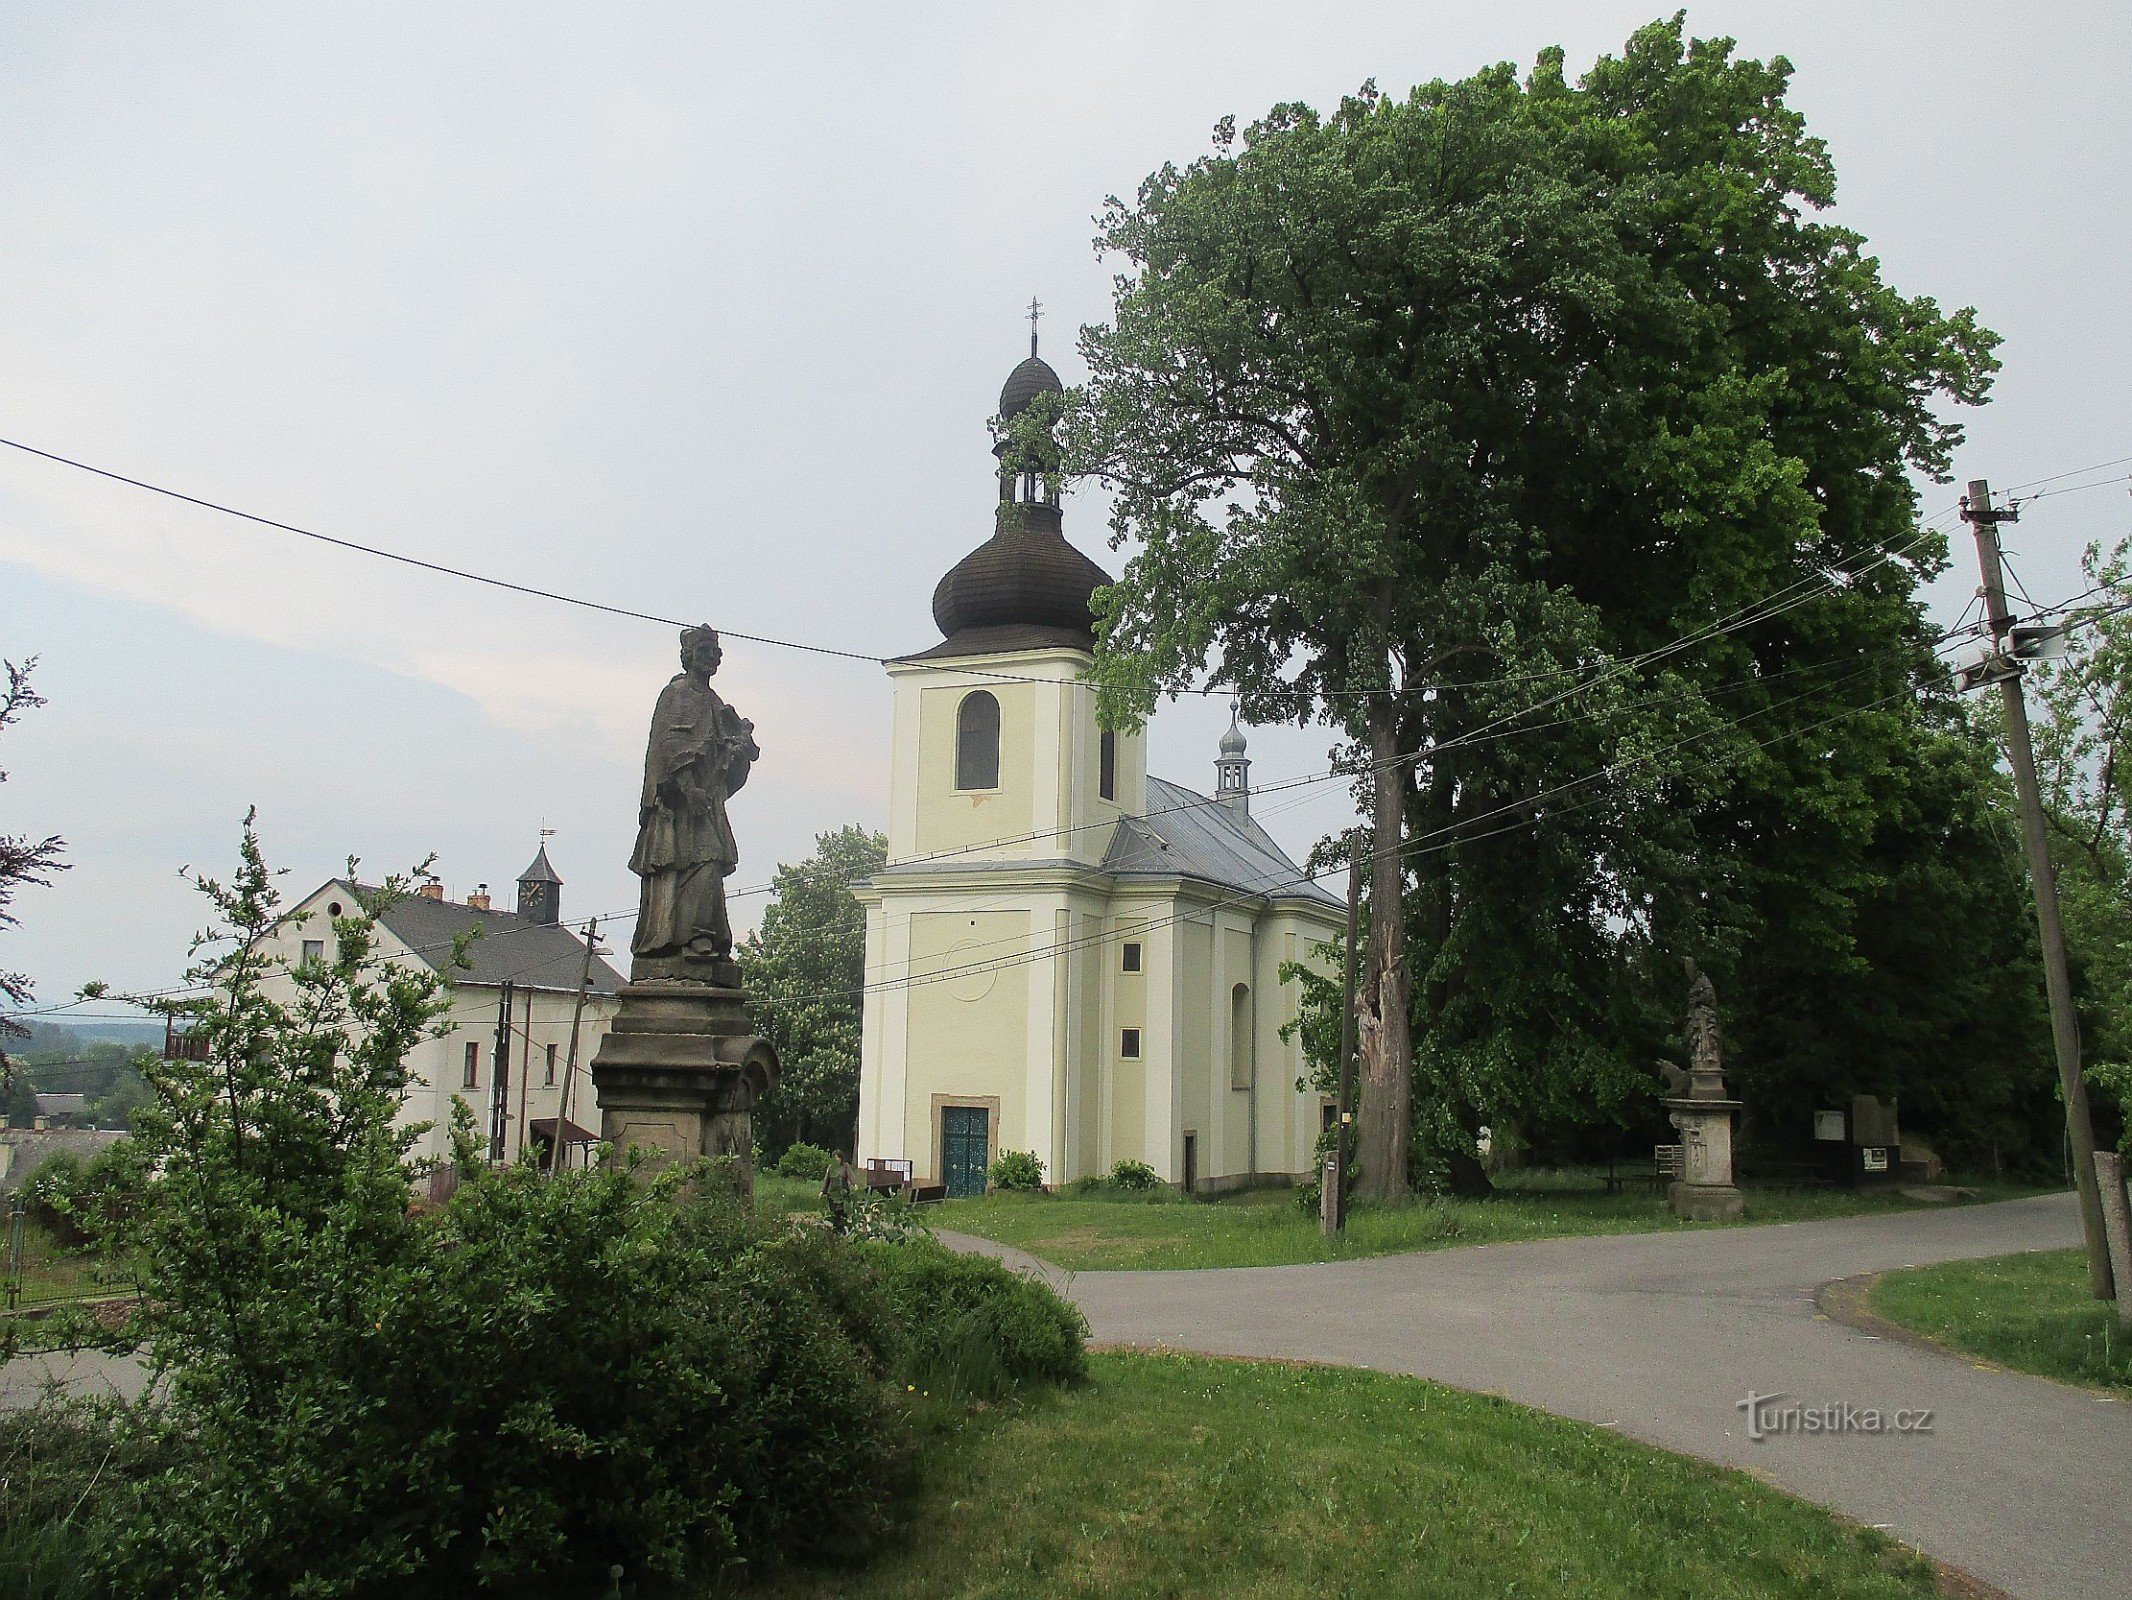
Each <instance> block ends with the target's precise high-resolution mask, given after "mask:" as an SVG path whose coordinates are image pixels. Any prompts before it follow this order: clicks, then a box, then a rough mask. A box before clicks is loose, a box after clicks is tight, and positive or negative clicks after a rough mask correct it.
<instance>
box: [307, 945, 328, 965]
mask: <svg viewBox="0 0 2132 1600" xmlns="http://www.w3.org/2000/svg"><path fill="white" fill-rule="evenodd" d="M325 959H326V941H325V940H323V939H306V940H304V955H303V964H304V965H305V966H307V967H308V966H309V965H310V964H311V963H312V962H314V961H318V962H323V961H324V960H325Z"/></svg>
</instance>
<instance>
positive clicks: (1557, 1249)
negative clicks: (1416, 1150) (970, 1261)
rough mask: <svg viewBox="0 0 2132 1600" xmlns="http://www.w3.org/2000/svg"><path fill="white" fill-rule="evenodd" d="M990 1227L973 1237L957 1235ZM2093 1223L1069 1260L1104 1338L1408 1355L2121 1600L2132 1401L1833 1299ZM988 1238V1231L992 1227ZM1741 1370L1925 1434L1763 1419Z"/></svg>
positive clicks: (2023, 1593) (1354, 1361)
mask: <svg viewBox="0 0 2132 1600" xmlns="http://www.w3.org/2000/svg"><path fill="white" fill-rule="evenodd" d="M968 1242H969V1243H971V1244H973V1245H975V1244H977V1243H978V1241H974V1240H973V1241H968ZM2078 1242H2079V1222H2078V1218H2077V1216H2076V1214H2075V1212H2074V1209H2073V1202H2072V1198H2071V1197H2070V1196H2056V1195H2054V1196H2049V1197H2046V1198H2043V1199H2036V1200H2016V1201H2010V1202H2007V1203H2005V1204H2001V1205H1991V1206H1970V1207H1963V1208H1961V1209H1958V1210H1949V1211H1911V1212H1903V1213H1898V1214H1895V1215H1891V1216H1879V1217H1855V1218H1848V1219H1845V1220H1843V1221H1836V1222H1806V1223H1793V1224H1789V1225H1786V1226H1781V1227H1757V1228H1744V1229H1726V1230H1723V1231H1722V1232H1720V1231H1715V1230H1713V1231H1710V1232H1700V1231H1699V1232H1694V1233H1663V1234H1659V1233H1653V1234H1623V1235H1617V1236H1613V1237H1607V1238H1597V1239H1550V1240H1544V1241H1539V1242H1535V1243H1531V1244H1511V1245H1484V1246H1479V1247H1475V1248H1471V1249H1463V1250H1445V1251H1439V1252H1434V1253H1430V1254H1423V1255H1408V1256H1383V1257H1379V1258H1377V1259H1374V1260H1369V1261H1352V1262H1337V1263H1328V1264H1324V1265H1317V1266H1299V1267H1252V1268H1236V1269H1224V1270H1218V1271H1204V1272H1086V1273H1080V1274H1077V1275H1074V1276H1072V1277H1071V1278H1069V1279H1065V1280H1064V1282H1065V1285H1066V1287H1067V1290H1068V1292H1069V1293H1070V1294H1071V1295H1072V1297H1073V1299H1074V1300H1075V1301H1076V1302H1077V1303H1078V1304H1079V1305H1080V1306H1081V1308H1082V1309H1083V1311H1084V1312H1085V1313H1086V1314H1087V1317H1088V1321H1089V1325H1090V1328H1091V1329H1092V1331H1093V1333H1094V1336H1095V1337H1096V1338H1097V1339H1098V1340H1101V1341H1107V1342H1113V1343H1121V1344H1141V1345H1164V1346H1168V1347H1170V1348H1173V1349H1183V1350H1202V1351H1208V1352H1212V1353H1215V1354H1220V1355H1238V1356H1282V1357H1290V1358H1296V1359H1303V1360H1313V1361H1327V1362H1336V1363H1339V1364H1342V1365H1347V1366H1356V1367H1372V1368H1376V1369H1378V1370H1380V1371H1386V1372H1403V1373H1412V1374H1415V1375H1418V1376H1422V1377H1428V1378H1435V1379H1438V1380H1440V1381H1442V1382H1445V1383H1451V1384H1456V1385H1458V1386H1460V1387H1461V1388H1466V1389H1478V1390H1484V1391H1488V1392H1491V1393H1495V1394H1500V1395H1503V1396H1506V1397H1507V1398H1510V1399H1513V1400H1519V1401H1523V1402H1525V1403H1527V1404H1530V1405H1535V1406H1540V1407H1543V1408H1545V1409H1546V1410H1549V1411H1553V1412H1558V1413H1560V1414H1561V1415H1563V1416H1569V1417H1579V1418H1583V1419H1584V1420H1586V1421H1589V1422H1596V1423H1600V1424H1603V1425H1605V1426H1607V1427H1613V1428H1619V1429H1620V1430H1621V1431H1622V1432H1624V1433H1627V1434H1630V1435H1633V1436H1634V1437H1636V1438H1639V1439H1644V1440H1647V1441H1649V1442H1650V1443H1652V1444H1657V1445H1663V1446H1665V1447H1666V1448H1668V1449H1673V1450H1681V1451H1685V1452H1687V1453H1689V1454H1692V1455H1698V1456H1702V1457H1704V1458H1706V1459H1708V1460H1711V1461H1717V1462H1722V1463H1725V1464H1726V1465H1729V1466H1736V1467H1744V1468H1747V1469H1749V1470H1751V1471H1753V1472H1755V1473H1756V1474H1758V1475H1759V1476H1761V1477H1764V1478H1766V1479H1767V1480H1768V1481H1770V1482H1772V1483H1774V1484H1777V1485H1779V1486H1780V1487H1782V1488H1785V1489H1788V1490H1790V1491H1791V1492H1793V1493H1795V1494H1799V1495H1802V1496H1804V1497H1806V1498H1808V1499H1811V1500H1817V1501H1819V1502H1821V1503H1822V1504H1824V1505H1827V1506H1831V1507H1833V1508H1835V1509H1836V1510H1838V1511H1841V1512H1844V1513H1846V1514H1848V1515H1849V1516H1852V1517H1855V1518H1856V1519H1858V1520H1859V1521H1861V1522H1865V1523H1870V1524H1873V1525H1875V1526H1879V1527H1884V1528H1886V1529H1887V1530H1888V1531H1889V1532H1891V1533H1893V1534H1894V1535H1895V1536H1896V1537H1897V1538H1900V1539H1903V1540H1905V1541H1907V1542H1908V1543H1910V1544H1912V1545H1914V1546H1916V1547H1917V1548H1919V1549H1921V1550H1924V1551H1926V1552H1928V1553H1929V1554H1931V1555H1934V1556H1936V1557H1938V1558H1940V1559H1941V1560H1944V1561H1949V1562H1952V1563H1953V1564H1954V1565H1956V1566H1958V1567H1962V1568H1965V1569H1967V1570H1968V1571H1970V1572H1972V1573H1974V1574H1976V1575H1977V1576H1978V1577H1980V1578H1983V1579H1985V1580H1986V1581H1987V1582H1990V1583H1993V1584H1997V1585H1998V1586H2000V1587H2001V1588H2003V1589H2006V1590H2008V1591H2010V1592H2011V1593H2013V1594H2015V1595H2017V1596H2020V1597H2021V1600H2132V1406H2127V1405H2124V1404H2121V1403H2118V1402H2115V1401H2112V1400H2109V1399H2106V1398H2101V1397H2098V1396H2096V1395H2093V1394H2090V1393H2089V1392H2087V1391H2085V1390H2080V1389H2074V1388H2071V1387H2068V1386H2065V1385H2062V1384H2056V1383H2052V1382H2049V1381H2047V1380H2045V1379H2042V1378H2030V1377H2024V1376H2021V1375H2020V1374H2017V1373H2009V1372H2000V1371H1991V1370H1986V1369H1982V1368H1979V1367H1976V1366H1974V1365H1972V1364H1971V1363H1969V1362H1966V1361H1961V1360H1957V1359H1954V1358H1952V1357H1949V1356H1945V1355H1942V1354H1940V1353H1938V1352H1937V1351H1933V1350H1928V1349H1922V1348H1918V1347H1915V1346H1912V1345H1908V1344H1904V1343H1901V1342H1899V1341H1896V1340H1892V1339H1878V1338H1874V1337H1872V1336H1871V1335H1869V1334H1867V1333H1864V1332H1862V1331H1860V1330H1859V1329H1857V1328H1854V1327H1851V1326H1848V1325H1846V1324H1845V1323H1843V1322H1840V1321H1835V1320H1832V1319H1830V1318H1829V1317H1827V1316H1825V1315H1823V1314H1822V1313H1821V1312H1820V1311H1819V1310H1818V1309H1817V1307H1816V1303H1815V1292H1816V1290H1817V1289H1818V1288H1819V1287H1820V1286H1822V1285H1824V1284H1827V1283H1829V1282H1830V1281H1831V1280H1835V1279H1842V1278H1848V1277H1852V1276H1855V1275H1857V1274H1860V1273H1868V1272H1879V1271H1884V1270H1887V1269H1889V1268H1893V1267H1903V1266H1912V1265H1922V1264H1924V1263H1926V1262H1931V1261H1944V1260H1952V1259H1955V1258H1957V1257H1964V1256H1985V1255H2001V1254H2006V1253H2009V1252H2012V1251H2016V1250H2033V1249H2055V1248H2059V1247H2061V1246H2066V1245H2072V1244H2077V1243H2078ZM993 1250H994V1252H995V1253H998V1251H997V1247H993ZM1750 1390H1752V1391H1755V1392H1757V1393H1760V1394H1763V1395H1770V1394H1775V1393H1781V1394H1783V1395H1785V1396H1787V1397H1788V1398H1789V1399H1790V1400H1792V1401H1797V1402H1801V1403H1804V1404H1812V1405H1818V1404H1822V1403H1835V1404H1842V1403H1846V1402H1847V1403H1849V1404H1850V1405H1852V1406H1854V1407H1861V1408H1862V1407H1877V1408H1879V1409H1880V1410H1881V1411H1882V1412H1883V1413H1887V1412H1891V1411H1893V1410H1894V1409H1896V1408H1898V1407H1902V1408H1915V1407H1930V1408H1931V1409H1932V1413H1933V1416H1932V1431H1931V1432H1929V1433H1913V1434H1906V1435H1902V1436H1897V1435H1894V1434H1892V1433H1884V1434H1879V1435H1872V1434H1861V1433H1849V1434H1842V1435H1830V1434H1820V1435H1803V1434H1796V1433H1792V1434H1779V1435H1773V1436H1771V1437H1767V1438H1764V1439H1762V1440H1760V1441H1756V1440H1753V1439H1750V1438H1749V1437H1748V1429H1747V1418H1746V1415H1745V1413H1744V1412H1743V1411H1742V1410H1741V1409H1740V1408H1739V1404H1738V1403H1739V1402H1740V1401H1741V1400H1742V1399H1743V1398H1744V1397H1745V1396H1746V1395H1747V1393H1748V1392H1749V1391H1750Z"/></svg>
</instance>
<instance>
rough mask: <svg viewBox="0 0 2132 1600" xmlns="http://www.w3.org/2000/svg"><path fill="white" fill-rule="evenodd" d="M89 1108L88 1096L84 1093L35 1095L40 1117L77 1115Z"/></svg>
mask: <svg viewBox="0 0 2132 1600" xmlns="http://www.w3.org/2000/svg"><path fill="white" fill-rule="evenodd" d="M88 1109H89V1097H88V1096H87V1095H85V1094H45V1093H41V1092H40V1093H39V1094H38V1096H37V1115H39V1116H40V1117H78V1116H80V1115H81V1114H82V1113H83V1112H84V1111H86V1110H88Z"/></svg>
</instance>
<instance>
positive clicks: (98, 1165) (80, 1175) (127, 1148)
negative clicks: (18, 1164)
mask: <svg viewBox="0 0 2132 1600" xmlns="http://www.w3.org/2000/svg"><path fill="white" fill-rule="evenodd" d="M148 1178H149V1174H148V1170H147V1167H146V1164H145V1162H144V1160H143V1158H142V1155H141V1151H140V1148H139V1147H138V1146H137V1145H135V1144H134V1142H133V1141H132V1140H131V1139H119V1140H116V1141H115V1142H113V1143H111V1144H109V1145H106V1146H105V1147H104V1148H103V1149H102V1150H99V1151H98V1152H97V1153H96V1156H95V1158H94V1159H93V1160H91V1161H89V1162H87V1163H84V1162H83V1161H82V1160H81V1158H80V1157H79V1156H77V1155H75V1154H73V1153H72V1152H71V1151H65V1150H62V1151H59V1152H58V1153H56V1154H54V1155H51V1156H47V1157H46V1158H45V1159H44V1161H43V1162H41V1163H40V1164H39V1165H38V1168H37V1170H36V1171H35V1172H33V1173H32V1174H30V1177H29V1179H28V1181H27V1182H25V1183H24V1184H23V1186H22V1195H23V1199H24V1201H25V1203H26V1204H27V1205H28V1207H29V1215H30V1218H31V1220H32V1221H35V1222H37V1223H39V1224H41V1225H42V1226H43V1227H45V1228H46V1229H48V1230H49V1231H50V1232H51V1234H52V1236H53V1237H54V1238H55V1239H56V1240H57V1241H58V1242H59V1243H61V1244H63V1245H66V1246H70V1247H71V1246H77V1245H82V1244H90V1243H95V1244H106V1243H116V1242H118V1241H120V1240H122V1239H123V1237H124V1235H125V1233H126V1230H127V1228H128V1227H129V1226H130V1225H132V1224H133V1223H134V1222H135V1221H136V1220H137V1219H138V1218H139V1216H140V1212H141V1204H142V1194H143V1191H144V1189H145V1186H146V1185H147V1183H148Z"/></svg>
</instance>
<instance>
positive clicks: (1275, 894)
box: [1103, 776, 1342, 907]
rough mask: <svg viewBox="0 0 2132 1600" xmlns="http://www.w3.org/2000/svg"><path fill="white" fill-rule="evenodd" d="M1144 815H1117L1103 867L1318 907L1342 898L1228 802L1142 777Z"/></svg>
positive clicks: (1128, 874) (1123, 875)
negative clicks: (1313, 879)
mask: <svg viewBox="0 0 2132 1600" xmlns="http://www.w3.org/2000/svg"><path fill="white" fill-rule="evenodd" d="M1147 809H1148V815H1146V816H1144V817H1124V818H1121V819H1120V820H1119V822H1118V831H1117V832H1116V833H1114V834H1112V835H1111V840H1110V849H1109V850H1108V851H1106V852H1105V853H1104V856H1103V870H1104V871H1105V872H1111V873H1116V874H1117V875H1118V876H1119V877H1121V878H1131V877H1186V878H1198V879H1201V880H1203V881H1205V882H1207V883H1215V884H1219V885H1221V886H1222V887H1223V888H1225V889H1235V890H1239V891H1242V892H1243V893H1246V894H1261V895H1265V896H1267V897H1269V898H1271V899H1275V900H1305V901H1309V902H1311V903H1313V904H1315V905H1322V906H1326V907H1332V906H1338V905H1341V904H1342V902H1341V901H1340V900H1339V899H1337V898H1336V897H1335V896H1334V895H1332V894H1331V893H1330V892H1329V891H1327V890H1325V889H1322V888H1320V887H1319V886H1318V885H1317V884H1316V883H1314V882H1310V881H1305V880H1303V869H1302V868H1301V867H1299V866H1297V865H1296V864H1295V863H1294V862H1293V861H1291V860H1289V859H1288V854H1287V852H1286V851H1284V850H1283V849H1282V848H1281V847H1280V846H1279V845H1277V844H1275V843H1274V842H1273V836H1272V835H1271V834H1269V833H1267V832H1266V830H1265V829H1264V828H1261V827H1260V826H1259V825H1258V824H1257V823H1256V822H1253V821H1252V820H1251V819H1250V818H1249V817H1248V816H1241V815H1239V814H1238V813H1237V812H1236V811H1235V810H1233V809H1232V808H1231V807H1229V806H1227V805H1224V804H1222V803H1220V802H1219V801H1215V800H1211V799H1209V798H1208V797H1207V796H1205V795H1203V794H1199V793H1197V792H1195V791H1193V790H1191V789H1187V788H1186V787H1185V786H1184V785H1183V784H1181V783H1171V782H1170V781H1169V780H1168V779H1166V778H1157V777H1153V776H1150V777H1149V778H1148V780H1147Z"/></svg>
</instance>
